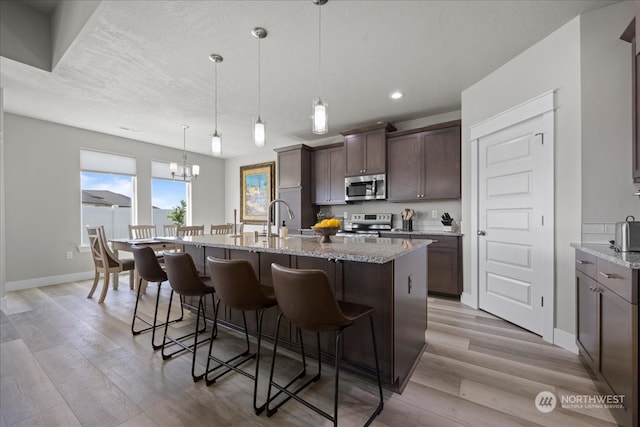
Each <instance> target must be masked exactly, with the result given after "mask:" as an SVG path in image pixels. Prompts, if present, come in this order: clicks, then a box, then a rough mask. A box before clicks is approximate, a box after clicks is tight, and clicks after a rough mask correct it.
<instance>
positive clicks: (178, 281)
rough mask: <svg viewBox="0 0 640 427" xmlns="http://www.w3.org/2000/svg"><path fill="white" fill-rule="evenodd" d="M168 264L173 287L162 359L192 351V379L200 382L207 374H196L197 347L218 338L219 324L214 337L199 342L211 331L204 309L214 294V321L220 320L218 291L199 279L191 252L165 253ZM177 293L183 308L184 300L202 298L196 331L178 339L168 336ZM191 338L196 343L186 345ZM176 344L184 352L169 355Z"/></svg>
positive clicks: (213, 333) (212, 335)
mask: <svg viewBox="0 0 640 427" xmlns="http://www.w3.org/2000/svg"><path fill="white" fill-rule="evenodd" d="M164 262H165V266H166V271H167V277H168V279H169V284H170V285H171V296H170V297H169V308H168V309H167V321H166V322H165V325H164V338H163V339H162V359H163V360H166V359H169V358H171V357H173V356H175V355H176V354H179V353H182V352H183V351H189V352H191V353H193V360H192V361H191V377H192V378H193V381H194V382H196V381H199V380H201V379H202V378H203V377H204V375H205V373H206V372H203V373H202V374H200V375H196V374H195V366H196V351H197V348H198V346H199V345H200V344H204V343H206V342H208V341H209V340H210V339H213V338H215V336H216V332H217V329H216V324H215V322H214V324H213V331H212V334H211V338H207V339H204V340H202V341H198V335H199V334H201V333H202V332H204V331H205V330H206V329H207V321H206V317H205V309H204V306H205V301H206V297H207V295H211V302H212V303H213V310H214V319H215V318H216V304H215V298H214V296H213V294H214V292H215V290H214V288H213V287H212V286H209V285H207V284H206V283H205V282H204V281H203V278H201V277H200V276H198V271H197V270H196V266H195V265H194V263H193V259H192V258H191V255H189V254H188V253H170V252H165V254H164ZM174 292H175V293H177V294H178V295H180V297H181V298H180V306H182V304H183V300H182V298H183V297H198V308H197V315H196V328H195V331H194V332H191V333H189V334H186V335H183V336H181V337H177V338H173V337H170V336H169V335H167V331H168V329H169V323H170V322H169V317H170V315H171V303H172V302H173V293H174ZM200 314H202V321H203V323H204V326H203V328H202V329H199V328H200ZM191 337H194V339H193V344H189V345H187V344H184V343H183V341H184V340H186V339H189V338H191ZM167 342H169V345H167ZM172 345H177V346H178V347H180V349H178V350H175V351H173V352H172V353H165V350H166V348H167V347H168V346H172Z"/></svg>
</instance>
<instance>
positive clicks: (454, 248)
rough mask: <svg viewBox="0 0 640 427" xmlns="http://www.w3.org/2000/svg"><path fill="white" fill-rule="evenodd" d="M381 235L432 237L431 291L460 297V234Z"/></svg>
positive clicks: (384, 234)
mask: <svg viewBox="0 0 640 427" xmlns="http://www.w3.org/2000/svg"><path fill="white" fill-rule="evenodd" d="M380 236H381V237H392V238H404V239H430V240H433V243H431V244H430V245H429V247H428V248H427V277H428V278H429V280H428V282H427V283H428V286H429V289H428V291H429V293H430V294H431V293H433V294H437V295H445V296H452V297H460V294H462V239H461V237H460V236H443V235H435V234H415V233H412V234H397V233H380Z"/></svg>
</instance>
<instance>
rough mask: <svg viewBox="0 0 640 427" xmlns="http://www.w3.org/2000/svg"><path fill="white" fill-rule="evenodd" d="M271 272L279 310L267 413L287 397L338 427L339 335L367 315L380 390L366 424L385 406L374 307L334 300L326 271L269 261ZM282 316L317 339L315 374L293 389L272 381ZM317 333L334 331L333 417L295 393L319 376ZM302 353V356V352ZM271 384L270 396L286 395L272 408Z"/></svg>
mask: <svg viewBox="0 0 640 427" xmlns="http://www.w3.org/2000/svg"><path fill="white" fill-rule="evenodd" d="M271 274H272V276H273V288H274V291H275V295H276V300H277V301H278V305H279V306H280V310H282V313H281V314H280V316H278V322H277V325H276V339H275V342H274V345H273V359H272V360H271V373H270V375H269V391H268V393H267V415H268V416H271V415H273V414H274V413H275V412H276V411H277V409H278V407H279V406H281V405H282V404H283V403H285V402H286V401H287V400H289V398H293V399H295V400H297V401H298V402H300V403H302V404H303V405H305V406H306V407H308V408H309V409H312V410H314V411H315V412H317V413H318V414H320V415H322V416H323V417H325V418H327V419H328V420H330V421H333V424H334V425H335V426H337V425H338V380H339V370H340V338H341V337H342V333H343V332H344V330H345V329H347V328H348V327H349V326H351V325H353V324H354V322H356V321H357V320H359V319H361V318H363V317H365V316H368V317H369V323H370V325H371V339H372V341H373V352H374V355H375V361H376V375H377V378H378V391H379V393H380V400H379V402H378V406H377V407H376V409H375V410H374V411H373V413H372V414H371V416H370V417H369V419H368V420H367V422H366V423H365V425H369V424H370V423H371V422H372V421H373V419H374V418H375V417H376V416H377V415H378V414H379V413H380V412H382V408H383V406H384V402H383V396H382V383H381V381H380V367H379V365H378V350H377V348H376V335H375V330H374V327H373V311H374V309H373V308H372V307H369V306H366V305H361V304H354V303H349V302H344V301H337V300H336V298H335V296H334V294H333V291H332V290H331V287H330V285H329V279H328V278H327V275H326V273H325V272H324V271H322V270H302V269H300V270H297V269H292V268H286V267H283V266H280V265H278V264H271ZM283 315H284V316H285V317H286V318H287V319H289V321H291V323H292V324H293V325H294V326H296V327H297V328H301V329H305V330H307V331H311V332H315V333H316V337H317V340H318V373H317V374H316V376H314V377H313V378H311V379H310V380H309V381H307V382H306V383H305V384H303V385H301V386H299V387H298V388H296V390H295V391H290V390H289V389H288V387H289V386H288V385H287V386H281V385H279V384H277V383H275V382H274V381H273V371H274V367H275V361H276V351H277V348H278V335H279V334H278V333H279V329H280V320H281V319H282V316H283ZM320 332H335V334H336V353H335V374H334V375H335V376H334V401H333V416H332V415H329V414H328V413H327V412H325V411H323V410H322V409H320V408H318V407H317V406H314V405H312V404H311V403H309V402H308V401H306V400H304V399H302V398H301V397H299V396H298V395H297V394H298V392H300V391H302V390H303V389H304V388H306V387H307V386H308V385H309V384H311V383H312V382H315V381H317V380H318V379H319V377H320V373H321V370H322V361H321V357H320V335H319V334H320ZM302 354H303V357H304V352H303V353H302ZM272 386H273V387H274V388H276V389H277V390H279V392H278V393H277V394H276V395H275V396H274V397H273V398H275V397H277V395H278V394H280V393H284V394H286V395H287V396H288V397H287V398H286V399H285V400H284V401H282V402H280V403H279V404H278V405H277V406H275V407H271V406H270V404H271V402H272V401H273V399H272V398H271V387H272Z"/></svg>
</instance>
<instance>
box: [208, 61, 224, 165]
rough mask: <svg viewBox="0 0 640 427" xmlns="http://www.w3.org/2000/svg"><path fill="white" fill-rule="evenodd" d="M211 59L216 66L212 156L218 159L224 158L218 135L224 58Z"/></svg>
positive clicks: (220, 138) (220, 137) (220, 139)
mask: <svg viewBox="0 0 640 427" xmlns="http://www.w3.org/2000/svg"><path fill="white" fill-rule="evenodd" d="M209 59H210V60H211V61H213V63H214V64H215V68H214V88H215V89H214V92H215V103H214V108H213V111H214V113H213V123H214V129H215V130H214V131H213V135H211V154H213V155H214V156H216V157H220V156H222V136H220V134H219V133H218V63H219V62H222V61H223V58H222V56H220V55H218V54H216V53H212V54H211V55H209Z"/></svg>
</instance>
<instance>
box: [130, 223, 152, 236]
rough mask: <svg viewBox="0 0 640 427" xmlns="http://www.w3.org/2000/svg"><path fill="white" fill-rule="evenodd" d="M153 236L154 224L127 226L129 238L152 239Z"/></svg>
mask: <svg viewBox="0 0 640 427" xmlns="http://www.w3.org/2000/svg"><path fill="white" fill-rule="evenodd" d="M154 237H156V226H155V225H130V226H129V238H130V239H153V238H154Z"/></svg>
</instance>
